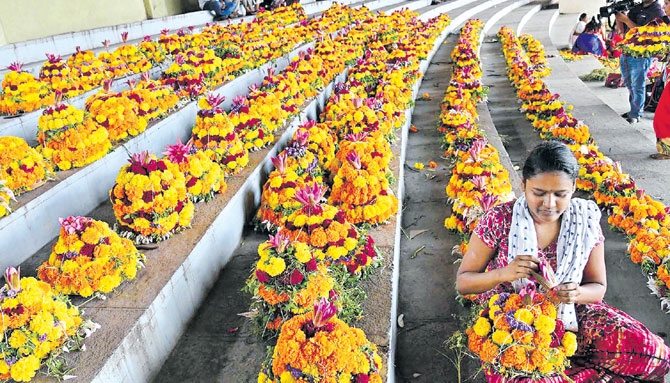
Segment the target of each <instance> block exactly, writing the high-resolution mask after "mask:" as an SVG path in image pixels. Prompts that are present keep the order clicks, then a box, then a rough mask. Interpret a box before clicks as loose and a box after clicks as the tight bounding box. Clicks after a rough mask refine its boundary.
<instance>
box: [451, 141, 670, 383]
mask: <svg viewBox="0 0 670 383" xmlns="http://www.w3.org/2000/svg"><path fill="white" fill-rule="evenodd" d="M578 172H579V165H578V164H577V160H576V159H575V157H574V155H573V154H572V152H571V151H570V149H569V148H568V147H567V146H565V145H564V144H562V143H559V142H555V141H552V142H546V143H543V144H540V145H538V146H537V147H535V148H534V149H533V151H532V152H531V153H530V155H529V157H528V159H527V160H526V162H525V164H524V167H523V188H524V194H523V195H522V196H520V197H519V198H518V199H517V200H516V201H511V202H508V203H504V204H500V205H498V206H496V207H494V208H491V209H490V210H488V211H487V212H486V213H485V214H484V216H483V217H482V218H481V219H480V221H479V223H478V224H477V227H476V228H475V230H474V232H473V234H472V236H471V238H470V244H469V246H468V250H467V252H466V254H465V256H464V257H463V262H462V263H461V265H460V267H459V269H458V276H457V280H456V288H457V290H458V291H459V292H460V293H461V294H478V295H477V302H479V303H483V302H486V301H487V300H488V299H489V298H490V297H491V296H493V294H496V293H500V292H504V291H507V292H514V291H519V290H520V289H521V288H523V287H524V286H525V285H526V284H527V283H533V282H531V281H530V280H528V279H527V278H530V277H531V276H532V273H533V272H534V271H537V270H539V263H540V259H542V260H543V262H546V263H547V264H549V265H550V266H551V267H552V268H553V269H554V270H555V271H556V276H557V277H558V281H559V283H560V284H559V285H558V286H556V287H555V288H554V289H553V291H554V293H556V295H557V296H558V299H560V302H561V303H560V304H559V307H558V312H559V317H560V318H561V319H562V320H563V323H564V324H565V327H566V328H567V329H569V330H572V331H575V332H576V334H577V342H578V348H577V352H576V353H575V355H574V356H573V357H572V358H570V362H571V366H570V368H569V369H567V370H566V371H565V372H566V375H567V376H568V377H569V378H570V379H572V380H573V381H574V382H582V383H584V382H633V381H635V382H637V381H645V382H663V379H664V376H665V375H666V374H668V372H670V347H668V346H667V345H666V344H665V343H664V342H663V339H662V338H660V337H659V336H657V335H655V334H654V333H652V332H651V331H649V330H648V329H647V328H646V327H645V326H644V325H643V324H642V323H640V322H639V321H637V320H635V319H633V318H632V317H630V316H629V315H627V314H626V313H624V312H622V311H620V310H618V309H616V308H614V307H611V306H608V305H607V304H606V303H604V302H602V299H603V297H604V296H605V291H606V289H607V278H606V275H605V250H604V237H603V234H602V230H601V228H600V210H599V209H598V206H597V205H596V204H595V203H594V202H593V201H589V200H584V199H579V198H572V194H573V193H574V191H575V180H576V179H577V174H578ZM485 373H486V377H487V380H488V381H489V382H501V383H502V382H530V381H531V379H530V378H515V379H509V378H504V377H502V376H500V375H498V374H497V373H495V372H494V371H490V370H485ZM537 381H539V382H545V383H549V382H551V383H558V382H568V381H569V380H568V379H566V378H565V377H562V376H552V377H551V378H545V379H538V380H537Z"/></svg>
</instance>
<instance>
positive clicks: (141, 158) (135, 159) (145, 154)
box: [128, 150, 151, 165]
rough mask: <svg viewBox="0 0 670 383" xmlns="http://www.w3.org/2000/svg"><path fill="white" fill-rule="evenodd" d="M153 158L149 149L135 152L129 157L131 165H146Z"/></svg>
mask: <svg viewBox="0 0 670 383" xmlns="http://www.w3.org/2000/svg"><path fill="white" fill-rule="evenodd" d="M150 159H151V155H150V154H149V151H148V150H144V151H142V152H139V153H133V155H132V156H130V158H129V159H128V162H130V164H131V165H146V164H147V163H148V162H149V160H150Z"/></svg>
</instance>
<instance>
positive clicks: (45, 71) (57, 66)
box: [40, 53, 84, 98]
mask: <svg viewBox="0 0 670 383" xmlns="http://www.w3.org/2000/svg"><path fill="white" fill-rule="evenodd" d="M46 55H47V58H48V59H49V60H48V61H47V62H45V63H44V64H43V65H42V68H41V69H40V80H42V81H43V82H46V83H48V84H49V85H50V86H51V90H52V91H54V92H59V93H60V94H62V95H63V98H70V97H74V96H76V95H79V94H82V93H83V92H84V88H83V87H82V85H81V84H80V82H79V77H77V73H76V72H75V71H73V70H72V69H71V68H70V67H69V66H67V63H66V62H65V60H63V59H62V58H61V57H60V55H54V54H50V53H47V54H46Z"/></svg>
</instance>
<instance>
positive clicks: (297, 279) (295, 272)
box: [290, 270, 305, 286]
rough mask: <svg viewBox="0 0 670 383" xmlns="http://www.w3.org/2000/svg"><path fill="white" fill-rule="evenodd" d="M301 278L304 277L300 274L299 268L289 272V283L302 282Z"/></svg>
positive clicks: (303, 278)
mask: <svg viewBox="0 0 670 383" xmlns="http://www.w3.org/2000/svg"><path fill="white" fill-rule="evenodd" d="M303 280H305V277H304V276H303V275H302V273H301V272H300V270H293V272H292V273H291V280H290V282H291V285H293V286H295V285H297V284H299V283H300V282H302V281H303Z"/></svg>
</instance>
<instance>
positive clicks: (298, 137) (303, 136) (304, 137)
mask: <svg viewBox="0 0 670 383" xmlns="http://www.w3.org/2000/svg"><path fill="white" fill-rule="evenodd" d="M308 140H309V132H307V131H304V130H297V131H296V132H295V134H294V141H295V142H297V143H298V144H299V145H300V146H307V141H308Z"/></svg>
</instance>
